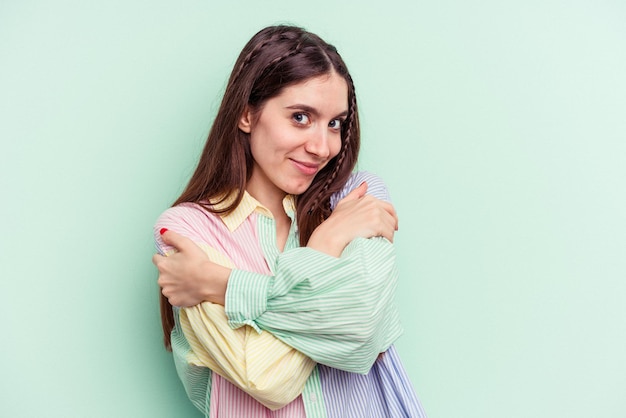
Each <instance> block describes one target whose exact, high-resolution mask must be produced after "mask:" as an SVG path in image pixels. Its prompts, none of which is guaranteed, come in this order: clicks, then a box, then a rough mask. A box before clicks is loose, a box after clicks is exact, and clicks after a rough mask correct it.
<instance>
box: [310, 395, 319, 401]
mask: <svg viewBox="0 0 626 418" xmlns="http://www.w3.org/2000/svg"><path fill="white" fill-rule="evenodd" d="M309 399H310V400H311V402H317V396H315V393H311V396H309Z"/></svg>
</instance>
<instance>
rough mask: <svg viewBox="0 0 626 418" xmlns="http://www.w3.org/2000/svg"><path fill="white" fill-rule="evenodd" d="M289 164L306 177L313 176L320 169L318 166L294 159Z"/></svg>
mask: <svg viewBox="0 0 626 418" xmlns="http://www.w3.org/2000/svg"><path fill="white" fill-rule="evenodd" d="M291 162H292V163H293V165H294V166H295V167H296V168H297V169H298V171H300V172H301V173H302V174H304V175H306V176H313V175H315V174H316V173H317V170H319V167H320V165H319V164H316V163H308V162H305V161H298V160H294V159H292V160H291Z"/></svg>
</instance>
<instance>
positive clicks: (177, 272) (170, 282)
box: [152, 230, 231, 306]
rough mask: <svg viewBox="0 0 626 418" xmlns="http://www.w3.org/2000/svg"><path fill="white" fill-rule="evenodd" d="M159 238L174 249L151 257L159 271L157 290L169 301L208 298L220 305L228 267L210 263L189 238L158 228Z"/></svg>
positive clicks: (196, 301) (190, 303) (183, 303)
mask: <svg viewBox="0 0 626 418" xmlns="http://www.w3.org/2000/svg"><path fill="white" fill-rule="evenodd" d="M161 238H162V240H163V242H164V243H165V244H167V245H169V246H171V247H173V248H175V250H176V251H175V252H174V253H173V254H170V255H169V256H167V257H166V256H162V255H160V254H155V255H154V256H153V257H152V262H153V263H154V265H155V266H156V267H157V269H158V270H159V280H158V283H159V286H160V287H161V293H163V296H165V297H166V298H167V299H168V300H169V302H170V304H171V305H173V306H194V305H197V304H199V303H201V302H204V301H208V302H213V303H217V304H220V305H224V300H225V295H226V287H227V284H228V278H229V276H230V272H231V270H230V269H229V268H226V267H223V266H220V265H219V264H216V263H213V262H211V261H210V260H209V257H208V256H207V255H206V254H205V252H204V251H203V250H202V249H201V248H200V247H198V246H197V245H196V244H195V243H194V242H193V241H191V240H190V239H189V238H186V237H184V236H182V235H180V234H178V233H176V232H174V231H167V230H164V231H162V233H161Z"/></svg>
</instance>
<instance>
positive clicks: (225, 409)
mask: <svg viewBox="0 0 626 418" xmlns="http://www.w3.org/2000/svg"><path fill="white" fill-rule="evenodd" d="M363 180H367V181H368V185H369V189H368V193H373V194H375V195H376V194H377V193H378V196H377V197H382V198H386V197H387V195H386V189H385V188H384V185H383V184H382V182H380V180H379V179H378V178H376V177H374V176H372V175H369V174H366V173H358V174H356V175H353V177H352V178H351V179H350V181H349V183H348V184H347V185H346V188H345V189H344V192H343V194H344V195H345V194H346V193H347V192H348V190H350V189H351V188H353V187H354V186H355V185H358V184H360V182H361V181H363ZM380 192H383V193H380ZM341 197H342V196H340V195H338V196H334V198H333V201H332V203H333V204H336V202H337V201H338V200H339V199H340V198H341ZM285 209H286V212H287V214H288V215H289V216H290V217H292V228H291V231H290V233H289V238H288V240H287V243H286V245H285V249H284V251H283V252H282V253H280V252H279V251H278V249H277V248H276V236H275V231H276V227H275V224H274V220H273V218H272V216H271V213H269V211H268V210H267V209H265V208H264V207H263V206H262V205H260V204H259V203H258V202H256V201H255V200H254V199H253V198H252V197H251V196H249V195H248V194H246V195H245V197H244V200H243V201H242V204H240V205H239V206H238V208H237V209H236V210H235V211H234V212H233V213H231V214H229V215H227V216H222V217H220V216H218V215H213V214H210V213H208V212H207V211H206V210H203V209H201V208H200V207H199V206H198V205H194V204H183V205H181V206H179V207H176V208H172V209H169V210H168V211H166V212H165V213H164V214H163V215H162V216H161V218H160V219H159V221H158V222H157V225H156V227H155V231H158V230H159V229H160V228H162V227H166V228H168V229H171V230H174V231H177V232H180V233H182V234H184V235H187V236H189V237H190V238H191V239H193V240H194V241H196V242H198V243H199V244H201V245H203V246H204V248H205V250H206V251H207V252H208V253H209V256H210V257H211V258H212V260H213V261H216V262H220V260H221V264H224V265H227V266H230V267H232V266H236V267H237V268H238V269H235V270H233V272H232V273H231V277H230V280H229V285H228V291H227V295H226V299H227V300H226V313H227V314H228V321H229V323H230V325H231V326H233V327H239V328H237V329H229V328H228V327H224V326H223V323H224V321H225V320H226V318H225V316H224V315H223V308H222V307H219V306H218V305H212V304H209V303H203V304H201V305H198V306H196V307H192V308H184V309H180V310H178V309H175V319H176V327H175V328H174V330H173V332H172V344H173V352H174V358H175V361H176V365H177V370H178V372H179V375H180V376H181V380H182V381H183V384H184V385H185V388H186V389H187V393H188V394H189V396H190V399H191V400H192V402H194V404H195V405H196V406H197V407H198V408H200V409H201V410H202V411H203V412H205V414H206V415H207V416H211V417H242V416H245V417H266V416H272V417H298V416H300V417H304V416H306V417H368V416H371V417H422V416H425V414H424V413H423V410H422V408H421V406H420V404H419V401H418V400H417V398H416V396H415V394H414V392H413V389H412V388H411V384H410V382H409V381H408V378H407V376H406V374H405V373H404V371H403V368H402V365H401V363H400V361H399V358H398V357H397V353H396V352H395V349H394V348H393V347H392V346H391V343H392V342H393V341H394V340H395V339H396V338H397V337H398V336H399V334H400V333H401V328H400V325H399V321H398V315H397V311H396V310H395V307H394V304H393V291H394V290H395V278H396V276H397V271H396V270H395V260H394V254H393V246H392V245H391V244H390V243H389V242H387V241H386V240H384V239H382V238H375V239H369V240H366V239H357V240H355V241H353V242H352V243H351V244H350V245H349V246H348V247H346V250H345V251H344V253H343V254H342V256H341V257H340V258H338V259H337V258H334V257H330V256H327V255H324V254H321V253H319V252H316V251H314V250H311V249H308V248H298V242H297V230H296V227H295V225H296V222H295V219H294V218H293V217H294V213H293V212H294V211H293V201H292V200H291V199H286V200H285ZM155 236H156V238H157V242H158V243H160V244H161V245H160V247H161V250H162V251H163V252H167V251H168V248H166V247H164V246H163V245H162V242H161V241H160V240H159V235H158V233H155ZM220 309H222V311H221V312H220ZM215 323H221V324H222V325H218V326H215V325H214V324H215ZM244 325H247V326H244ZM262 329H265V330H269V331H271V334H268V333H267V332H262ZM257 332H259V333H257ZM235 334H237V335H235ZM207 335H208V336H207ZM263 336H264V337H263ZM268 337H269V338H268ZM274 337H278V338H279V339H280V340H282V341H283V342H287V343H288V344H289V346H284V345H281V344H282V343H281V341H279V340H276V338H274ZM262 338H265V340H264V341H263V342H262V343H260V342H259V341H260V339H262ZM249 342H251V343H252V344H256V345H255V347H256V349H255V350H252V349H250V347H247V346H246V343H249ZM264 344H272V345H271V347H270V346H269V345H267V346H264ZM290 346H293V347H295V348H297V349H298V350H300V351H301V352H302V353H305V354H306V355H307V356H309V357H311V358H312V359H313V360H315V361H316V362H318V363H322V364H324V365H322V364H318V365H317V366H315V365H314V364H313V363H310V362H308V359H307V358H306V357H304V358H303V356H302V355H301V353H299V352H297V351H294V350H292V349H291V347H290ZM225 347H226V348H227V349H225ZM233 347H234V348H235V351H237V353H235V354H234V355H233V353H229V351H232V350H231V349H232V348H233ZM290 350H291V351H290ZM385 350H386V353H385V354H384V355H382V356H380V357H379V358H378V359H376V358H377V357H378V353H379V352H383V351H385ZM275 352H277V353H282V354H280V355H279V356H278V358H279V360H280V365H278V366H277V364H276V356H273V354H274V353H275ZM216 353H217V354H216ZM254 353H257V354H258V353H262V355H261V356H260V357H261V358H254V359H252V358H251V357H250V356H251V355H253V354H254ZM246 356H248V357H246ZM203 357H208V358H203ZM233 358H234V360H232V359H233ZM247 360H250V361H247ZM264 362H265V365H262V364H263V363H264ZM268 362H269V363H268ZM272 362H273V363H272ZM236 363H239V367H234V368H233V367H232V366H233V364H236ZM253 364H256V365H253ZM258 364H261V365H262V366H257V365H258ZM372 364H373V365H372ZM250 368H254V370H256V371H257V372H258V370H261V371H262V372H261V373H257V374H255V373H250ZM211 369H213V370H214V371H216V372H217V373H212V372H211ZM225 369H228V370H225ZM340 369H342V370H340ZM233 370H234V371H233ZM285 370H290V371H289V373H286V372H284V371H285ZM346 370H348V371H346ZM279 371H283V372H282V373H280V372H279ZM354 372H360V373H354ZM309 373H310V375H309ZM233 375H234V377H233ZM249 376H252V379H248V377H249ZM259 376H263V383H264V384H265V383H267V385H266V386H265V389H267V388H270V389H268V390H270V392H271V390H272V389H271V381H272V380H277V381H281V382H283V383H281V384H280V385H278V386H279V387H281V386H282V387H284V386H289V387H290V388H291V389H292V391H293V390H295V391H296V393H295V395H294V393H293V392H292V393H290V394H289V395H285V394H278V395H276V394H273V393H270V392H267V393H261V394H259V392H258V391H256V390H257V389H258V386H259V382H260V381H259ZM307 377H308V378H307ZM289 378H292V381H291V382H289V381H288V379H289ZM231 382H232V383H231ZM268 382H269V383H268ZM285 382H287V383H285ZM233 383H234V384H233ZM261 386H263V385H261ZM302 386H303V387H302ZM242 389H243V390H242ZM244 390H245V391H246V392H247V393H249V394H251V395H252V396H249V395H248V394H247V393H245V392H244ZM300 391H301V392H302V395H301V396H300V395H298V394H299V393H300ZM292 396H296V397H295V399H293V400H291V399H290V397H292ZM253 397H254V398H253ZM255 398H256V399H257V400H259V401H261V402H263V401H266V402H265V404H266V405H267V406H269V407H270V408H273V407H280V406H282V405H277V404H271V400H272V399H278V398H281V399H282V400H283V402H284V401H285V399H287V400H289V403H287V404H286V405H285V406H284V407H282V408H279V409H277V410H275V411H271V410H269V409H267V408H265V407H264V406H263V405H261V404H260V403H259V402H256V401H255V400H254V399H255ZM268 400H269V404H268V403H267V401H268Z"/></svg>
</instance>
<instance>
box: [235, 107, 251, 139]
mask: <svg viewBox="0 0 626 418" xmlns="http://www.w3.org/2000/svg"><path fill="white" fill-rule="evenodd" d="M237 126H238V127H239V129H241V130H242V131H243V132H245V133H247V134H249V133H250V131H251V130H252V112H250V108H249V107H248V106H246V108H245V109H244V110H243V113H242V114H241V117H240V118H239V124H238V125H237Z"/></svg>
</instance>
